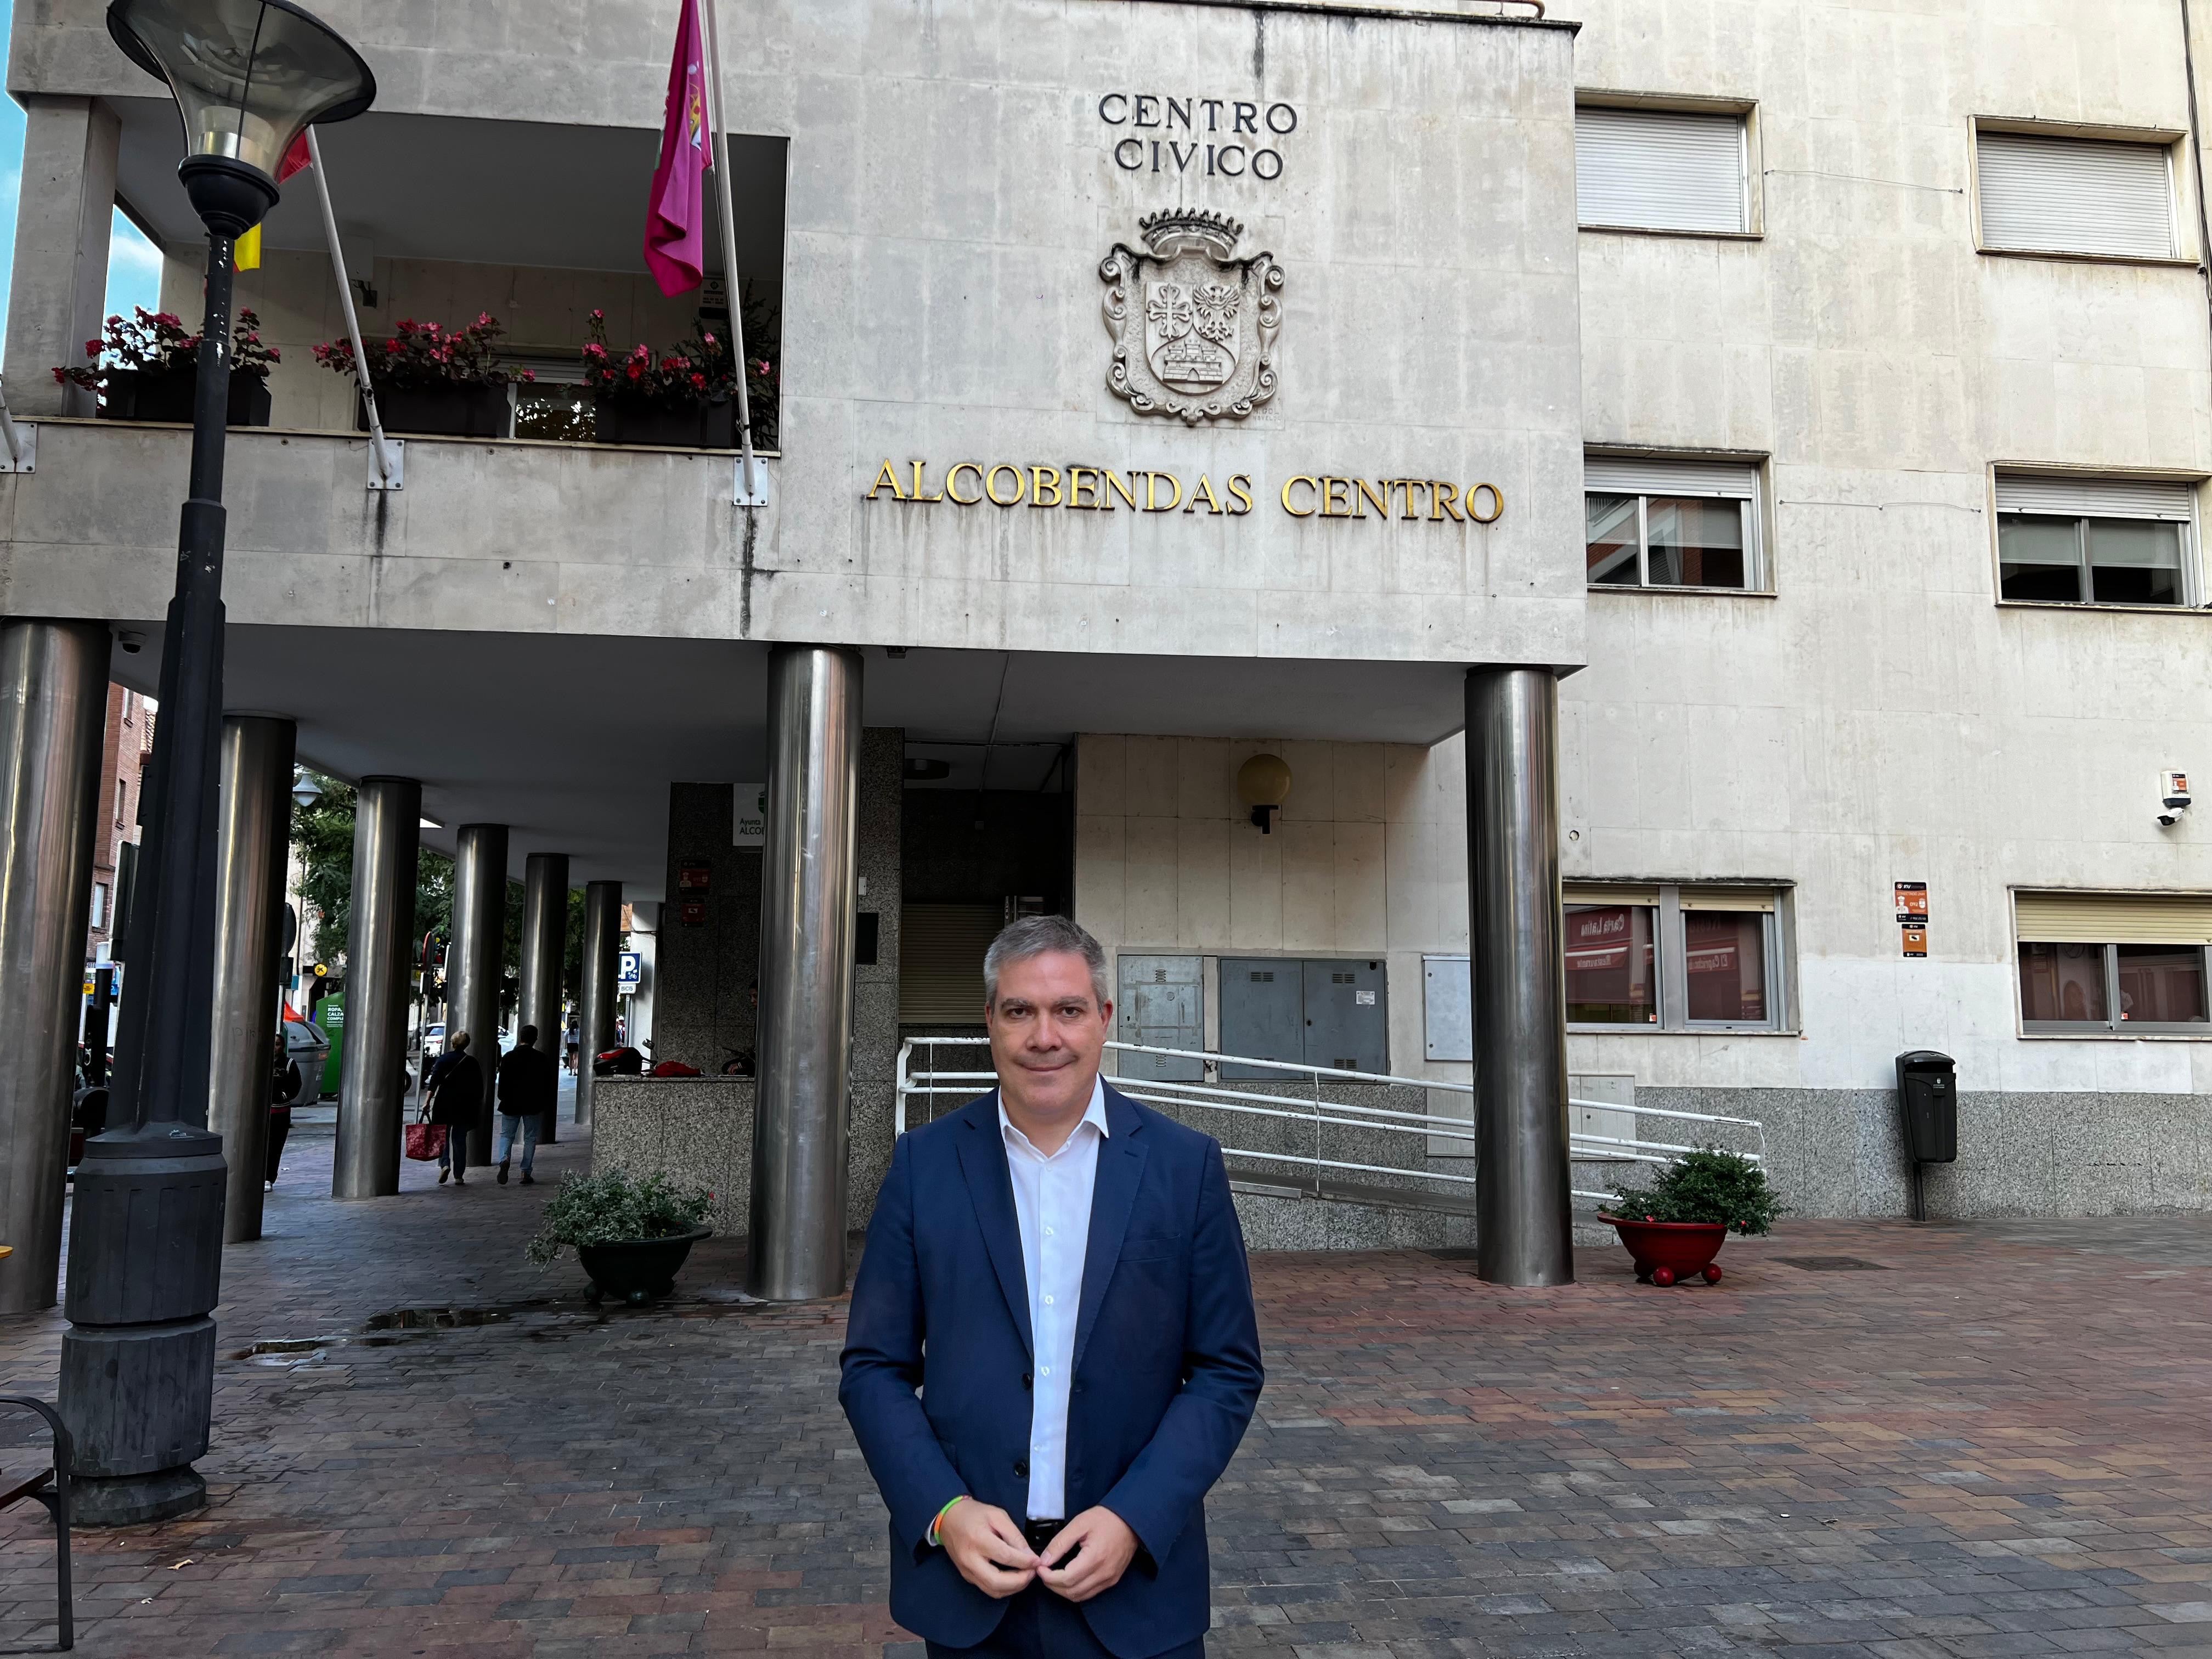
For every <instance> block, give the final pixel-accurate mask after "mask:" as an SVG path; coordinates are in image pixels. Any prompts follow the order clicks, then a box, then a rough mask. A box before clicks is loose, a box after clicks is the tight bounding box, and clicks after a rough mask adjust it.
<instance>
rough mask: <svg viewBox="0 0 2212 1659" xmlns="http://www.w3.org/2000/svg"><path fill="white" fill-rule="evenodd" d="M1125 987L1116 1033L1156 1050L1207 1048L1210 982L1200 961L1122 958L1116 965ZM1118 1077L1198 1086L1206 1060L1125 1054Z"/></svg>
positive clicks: (1119, 998) (1118, 999)
mask: <svg viewBox="0 0 2212 1659" xmlns="http://www.w3.org/2000/svg"><path fill="white" fill-rule="evenodd" d="M1115 976H1116V978H1117V979H1118V980H1119V981H1120V985H1121V989H1120V993H1119V994H1118V995H1117V996H1116V997H1115V1001H1116V1002H1118V1003H1119V1004H1120V1005H1121V1006H1119V1007H1118V1008H1117V1009H1116V1010H1115V1027H1116V1029H1115V1036H1118V1037H1119V1038H1121V1041H1122V1042H1141V1043H1143V1044H1145V1045H1146V1047H1147V1048H1189V1049H1194V1050H1195V1049H1200V1048H1205V1047H1206V982H1205V976H1204V975H1203V974H1202V973H1201V971H1200V958H1198V957H1121V959H1120V961H1119V962H1117V963H1115ZM1115 1059H1116V1063H1117V1065H1118V1066H1119V1074H1120V1075H1121V1076H1122V1077H1125V1078H1127V1079H1130V1080H1131V1081H1132V1082H1140V1081H1156V1082H1164V1083H1197V1082H1200V1081H1201V1080H1202V1079H1204V1078H1205V1076H1206V1062H1205V1061H1204V1060H1182V1059H1178V1058H1176V1057H1175V1056H1173V1055H1170V1054H1120V1055H1117V1056H1116V1057H1115Z"/></svg>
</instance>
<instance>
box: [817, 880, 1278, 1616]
mask: <svg viewBox="0 0 2212 1659" xmlns="http://www.w3.org/2000/svg"><path fill="white" fill-rule="evenodd" d="M983 977H984V991H985V1018H986V1022H987V1025H988V1028H989V1030H990V1034H991V1054H992V1061H993V1065H994V1069H995V1070H996V1072H997V1073H998V1077H999V1088H998V1089H997V1090H996V1091H994V1092H993V1093H992V1094H989V1095H987V1096H985V1097H982V1098H981V1099H980V1100H977V1101H975V1102H973V1103H970V1104H969V1105H968V1106H966V1107H963V1109H961V1110H959V1111H957V1112H956V1113H953V1114H952V1115H950V1116H947V1117H945V1118H943V1119H941V1120H939V1121H938V1122H936V1123H933V1124H931V1125H929V1126H927V1127H924V1128H921V1129H918V1130H916V1131H915V1132H913V1133H909V1134H908V1135H905V1136H903V1137H902V1138H901V1139H900V1141H899V1144H898V1146H897V1148H896V1152H894V1154H893V1157H892V1161H891V1170H890V1174H889V1176H886V1177H885V1178H884V1186H883V1191H882V1193H881V1194H880V1195H879V1196H878V1199H877V1202H876V1212H875V1218H874V1220H873V1222H872V1224H871V1225H870V1226H869V1229H868V1245H867V1251H866V1255H865V1256H864V1257H863V1258H862V1260H861V1263H860V1274H859V1277H858V1279H856V1280H855V1282H854V1287H853V1310H852V1316H851V1320H850V1324H849V1328H848V1340H847V1346H846V1349H845V1354H844V1383H843V1386H842V1389H840V1391H839V1393H840V1397H841V1399H842V1401H843V1402H844V1405H845V1410H846V1414H847V1416H848V1418H849V1419H851V1421H852V1424H853V1429H854V1435H855V1437H857V1438H858V1439H859V1441H860V1449H861V1451H862V1453H863V1455H865V1456H866V1458H867V1460H868V1467H869V1469H870V1471H871V1473H872V1474H874V1476H875V1477H876V1482H877V1485H878V1486H879V1487H880V1488H881V1489H882V1491H883V1494H884V1503H885V1504H886V1506H887V1507H888V1508H889V1510H890V1533H891V1613H892V1615H893V1616H894V1617H895V1618H896V1619H897V1620H899V1621H900V1623H902V1624H903V1625H905V1626H907V1627H908V1629H909V1630H912V1631H915V1632H917V1633H918V1634H920V1635H921V1636H922V1637H924V1638H927V1642H928V1644H929V1650H930V1652H931V1654H932V1655H933V1656H940V1659H941V1656H950V1655H957V1654H973V1655H978V1656H984V1655H988V1656H1001V1655H1003V1656H1009V1659H1100V1656H1113V1659H1155V1656H1158V1659H1193V1656H1197V1655H1200V1653H1202V1651H1203V1645H1204V1638H1205V1632H1206V1627H1207V1626H1208V1624H1209V1622H1210V1613H1209V1597H1208V1593H1207V1578H1206V1517H1205V1510H1204V1504H1203V1499H1204V1498H1205V1494H1206V1491H1207V1490H1208V1489H1209V1488H1210V1487H1211V1486H1212V1485H1213V1483H1214V1481H1215V1480H1218V1479H1219V1477H1220V1474H1221V1472H1222V1470H1223V1469H1224V1468H1226V1467H1227V1465H1228V1462H1229V1458H1230V1456H1231V1454H1232V1453H1233V1452H1234V1451H1235V1450H1236V1448H1237V1441H1238V1440H1239V1439H1240V1438H1241V1437H1243V1432H1244V1428H1245V1425H1247V1424H1248V1423H1249V1421H1250V1420H1251V1415H1252V1411H1253V1407H1255V1404H1256V1403H1257V1401H1258V1399H1259V1394H1260V1386H1261V1364H1260V1351H1259V1335H1258V1330H1257V1327H1256V1322H1255V1316H1254V1313H1253V1307H1252V1291H1251V1281H1250V1277H1249V1272H1248V1270H1247V1267H1246V1264H1245V1260H1244V1241H1243V1234H1242V1232H1241V1231H1239V1230H1238V1228H1237V1215H1236V1211H1235V1209H1234V1207H1233V1206H1231V1202H1230V1197H1229V1182H1228V1176H1227V1172H1226V1171H1225V1170H1224V1168H1223V1166H1222V1162H1221V1149H1220V1147H1219V1146H1218V1145H1216V1144H1215V1143H1214V1142H1213V1141H1212V1139H1209V1138H1207V1137H1206V1136H1205V1135H1202V1134H1200V1133H1197V1132H1196V1131H1194V1130H1192V1129H1188V1128H1185V1127H1182V1125H1180V1124H1177V1123H1176V1122H1174V1121H1171V1120H1170V1119H1168V1118H1165V1117H1164V1116H1162V1115H1159V1114H1158V1113H1156V1112H1152V1111H1150V1110H1147V1109H1146V1108H1144V1107H1141V1106H1139V1105H1138V1104H1136V1103H1134V1102H1133V1101H1131V1100H1129V1099H1128V1098H1127V1097H1125V1096H1123V1095H1121V1093H1119V1092H1118V1091H1115V1090H1114V1089H1111V1088H1109V1087H1108V1086H1107V1085H1105V1083H1104V1082H1103V1079H1101V1078H1100V1077H1099V1074H1098V1067H1099V1060H1100V1058H1101V1055H1102V1053H1103V1048H1104V1046H1105V1041H1106V1033H1107V1031H1108V1030H1110V1029H1111V1024H1110V1022H1111V1020H1112V1018H1113V1004H1112V1003H1111V1001H1110V1000H1109V999H1108V997H1107V994H1106V958H1105V952H1104V951H1103V950H1101V949H1100V948H1099V945H1098V942H1097V940H1096V939H1092V938H1091V935H1090V934H1089V933H1085V932H1084V930H1083V929H1082V928H1080V927H1077V926H1076V925H1075V924H1074V923H1073V922H1072V921H1067V920H1066V918H1064V917H1060V916H1035V917H1027V918H1024V920H1022V921H1018V922H1016V923H1014V924H1013V925H1012V927H1008V928H1007V929H1006V932H1005V933H1001V934H1000V936H999V938H998V939H997V940H996V941H995V942H994V944H993V945H992V946H991V949H990V951H989V954H988V955H987V957H985V959H984V969H983ZM994 1279H995V1280H996V1285H997V1291H998V1292H999V1293H998V1294H993V1293H992V1285H993V1280H994ZM925 1344H926V1345H927V1352H928V1366H927V1370H928V1385H927V1389H926V1390H925V1389H923V1388H922V1376H923V1363H922V1354H923V1349H924V1346H925Z"/></svg>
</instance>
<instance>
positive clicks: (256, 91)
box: [107, 0, 376, 234]
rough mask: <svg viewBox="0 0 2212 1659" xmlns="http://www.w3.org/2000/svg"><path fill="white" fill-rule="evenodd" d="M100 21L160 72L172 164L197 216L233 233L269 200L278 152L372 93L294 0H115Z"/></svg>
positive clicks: (343, 51)
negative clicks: (172, 126)
mask: <svg viewBox="0 0 2212 1659" xmlns="http://www.w3.org/2000/svg"><path fill="white" fill-rule="evenodd" d="M107 32H108V33H110V34H111V35H112V36H113V37H114V38H115V44H116V45H117V46H120V47H122V48H123V51H124V52H125V55H126V56H127V57H129V58H130V59H131V62H132V63H134V64H137V65H138V67H139V68H141V69H143V70H145V71H146V72H147V73H148V74H149V75H151V76H156V77H157V78H159V79H160V80H162V81H165V82H167V83H168V88H169V93H170V95H171V96H172V97H173V98H174V99H175V100H177V111H178V113H179V115H181V116H182V117H183V118H184V125H185V159H184V161H183V163H182V164H181V165H180V166H179V168H178V171H179V173H181V174H183V175H184V179H185V188H186V189H187V190H188V191H191V196H192V204H193V205H194V206H195V207H197V208H198V209H199V210H200V213H201V216H202V217H203V218H205V219H207V220H208V222H209V223H210V225H213V226H216V228H220V229H227V230H230V231H231V232H232V234H236V233H237V232H238V231H242V230H244V229H246V228H247V227H249V226H251V225H253V224H258V222H260V218H261V215H262V214H263V213H265V212H266V211H267V210H269V208H270V206H271V205H273V204H275V202H276V172H277V168H278V167H280V166H281V165H282V163H283V159H284V153H285V152H286V151H287V150H289V149H291V147H292V144H293V143H294V141H295V140H296V139H297V138H298V137H299V136H300V135H301V133H302V132H304V131H307V127H308V125H310V124H311V123H313V122H318V121H343V120H345V119H347V118H349V117H351V116H355V115H358V114H360V113H361V112H362V111H363V110H365V109H367V108H368V106H369V105H370V104H371V103H372V102H373V101H374V100H375V97H376V76H374V74H372V73H371V72H370V70H369V67H368V64H366V63H364V62H362V56H361V54H360V53H359V52H356V51H355V50H354V49H353V48H352V47H351V46H348V45H347V44H346V42H345V41H344V40H343V39H342V38H341V37H340V36H339V35H338V34H337V33H336V32H335V31H333V30H332V29H331V28H330V27H329V26H328V25H326V24H325V23H324V22H323V21H321V20H320V19H319V18H318V17H316V16H314V15H313V14H312V13H310V12H307V11H304V10H302V9H301V8H300V7H298V6H296V5H294V4H293V3H292V0H112V4H110V5H109V7H108V8H107ZM240 167H247V168H251V169H252V174H241V173H240V172H239V171H238V170H239V168H240ZM196 173H197V174H198V175H199V176H198V178H197V179H196V178H195V174H196ZM254 175H258V178H257V177H255V176H254ZM218 185H227V186H228V187H227V188H218V187H217V186H218ZM255 196H258V197H262V198H264V199H262V201H261V205H260V207H259V210H258V211H257V210H253V209H252V197H255ZM203 197H207V198H208V199H203ZM211 206H212V207H214V208H216V209H217V210H220V211H221V214H222V217H223V218H224V219H225V220H226V221H235V220H237V219H239V218H240V217H241V216H244V222H243V223H238V224H235V225H233V224H230V223H227V222H226V223H218V222H217V218H216V216H215V215H214V213H211V211H210V208H211ZM248 214H250V216H246V215H248Z"/></svg>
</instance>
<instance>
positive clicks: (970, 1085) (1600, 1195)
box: [896, 1036, 1766, 1202]
mask: <svg viewBox="0 0 2212 1659" xmlns="http://www.w3.org/2000/svg"><path fill="white" fill-rule="evenodd" d="M986 1044H987V1039H984V1038H981V1037H942V1036H940V1037H908V1039H906V1041H905V1042H902V1043H901V1044H900V1046H899V1058H898V1085H897V1086H898V1092H897V1101H896V1132H897V1133H900V1134H904V1133H906V1131H907V1102H908V1098H909V1097H913V1098H918V1099H921V1100H923V1101H926V1102H928V1103H930V1105H931V1107H933V1106H934V1103H935V1102H936V1099H937V1098H938V1097H939V1096H954V1097H958V1098H961V1099H963V1100H964V1099H969V1098H972V1097H974V1096H975V1095H977V1094H979V1093H981V1092H984V1091H987V1090H989V1089H991V1088H994V1087H995V1086H996V1085H997V1083H998V1080H999V1079H998V1074H997V1073H995V1072H991V1071H949V1070H939V1069H937V1068H936V1067H935V1066H933V1065H925V1066H924V1068H923V1069H921V1070H920V1071H917V1070H916V1069H915V1065H914V1061H915V1058H916V1055H917V1051H921V1055H922V1058H923V1059H924V1060H933V1058H934V1055H933V1052H931V1051H934V1050H936V1049H939V1048H983V1047H985V1046H986ZM1106 1046H1107V1048H1109V1049H1112V1050H1114V1051H1115V1052H1117V1053H1121V1054H1156V1055H1162V1056H1165V1057H1167V1058H1170V1059H1176V1060H1198V1061H1200V1063H1201V1065H1202V1066H1204V1067H1206V1069H1207V1070H1209V1071H1211V1072H1212V1074H1213V1076H1214V1079H1216V1080H1214V1081H1212V1082H1204V1081H1201V1082H1190V1081H1188V1080H1182V1079H1153V1078H1132V1077H1117V1078H1116V1079H1115V1080H1114V1082H1115V1087H1116V1088H1117V1089H1119V1090H1120V1091H1121V1092H1122V1093H1123V1094H1125V1095H1127V1096H1128V1097H1129V1098H1131V1099H1132V1100H1139V1101H1143V1102H1145V1103H1147V1104H1150V1105H1157V1106H1182V1107H1192V1108H1198V1109H1204V1110H1207V1111H1218V1112H1225V1113H1229V1114H1231V1115H1237V1116H1244V1117H1268V1118H1276V1119H1282V1120H1288V1121H1294V1122H1299V1123H1310V1124H1311V1125H1312V1126H1313V1128H1314V1142H1315V1145H1314V1152H1313V1155H1311V1156H1306V1155H1303V1154H1298V1153H1292V1152H1263V1151H1261V1150H1259V1149H1257V1148H1253V1147H1237V1146H1224V1147H1223V1148H1222V1151H1223V1152H1224V1153H1225V1154H1226V1155H1228V1156H1231V1157H1234V1158H1251V1159H1255V1160H1257V1161H1259V1162H1261V1163H1273V1164H1299V1165H1303V1166H1307V1167H1310V1168H1314V1169H1316V1170H1323V1169H1326V1170H1349V1171H1356V1172H1358V1173H1361V1174H1370V1175H1395V1176H1413V1177H1414V1178H1416V1179H1419V1180H1422V1181H1440V1182H1450V1183H1454V1184H1456V1185H1465V1186H1471V1185H1473V1184H1474V1182H1475V1180H1476V1177H1475V1176H1464V1175H1454V1174H1450V1173H1448V1172H1446V1171H1443V1170H1408V1169H1406V1168H1403V1167H1399V1166H1392V1165H1386V1164H1358V1163H1353V1162H1351V1161H1349V1160H1346V1159H1341V1158H1323V1157H1322V1156H1321V1155H1320V1153H1321V1144H1320V1143H1321V1131H1322V1128H1323V1127H1337V1128H1347V1129H1374V1130H1379V1131H1381V1132H1383V1133H1389V1134H1410V1135H1421V1136H1425V1137H1427V1138H1430V1139H1441V1140H1455V1141H1462V1142H1468V1143H1472V1142H1474V1140H1475V1139H1476V1138H1477V1136H1476V1132H1475V1129H1474V1124H1473V1122H1472V1121H1471V1115H1470V1116H1469V1117H1458V1116H1448V1115H1441V1114H1437V1113H1434V1112H1412V1111H1404V1110H1400V1109H1396V1108H1393V1107H1384V1106H1366V1105H1361V1104H1358V1103H1354V1102H1351V1101H1344V1100H1329V1101H1324V1100H1323V1099H1322V1097H1321V1085H1322V1083H1323V1082H1324V1081H1326V1082H1329V1083H1333V1084H1366V1085H1385V1086H1393V1085H1395V1086H1397V1087H1401V1088H1412V1089H1422V1090H1439V1091H1443V1092H1444V1093H1446V1094H1457V1095H1467V1096H1470V1097H1471V1096H1472V1095H1473V1094H1474V1085H1473V1084H1472V1083H1456V1082H1449V1081H1444V1080H1442V1079H1432V1078H1411V1077H1398V1076H1395V1075H1392V1074H1390V1073H1379V1072H1353V1071H1346V1070H1345V1069H1343V1068H1341V1067H1339V1066H1305V1065H1301V1064H1299V1063H1297V1061H1294V1060H1261V1059H1257V1058H1253V1057H1248V1056H1245V1055H1242V1054H1212V1053H1208V1052H1206V1051H1204V1050H1201V1049H1194V1048H1160V1047H1158V1046H1156V1045H1153V1044H1150V1043H1140V1042H1109V1043H1108V1044H1107V1045H1106ZM1225 1066H1255V1067H1258V1068H1261V1069H1263V1070H1266V1071H1269V1072H1280V1073H1291V1074H1294V1075H1296V1076H1298V1077H1303V1078H1304V1079H1307V1080H1309V1081H1310V1083H1311V1085H1312V1087H1313V1095H1312V1097H1311V1098H1310V1099H1300V1098H1297V1097H1293V1096H1291V1095H1287V1094H1278V1093H1269V1092H1265V1091H1262V1090H1257V1089H1251V1088H1246V1087H1242V1086H1238V1085H1237V1082H1236V1080H1235V1079H1222V1078H1221V1076H1220V1073H1221V1068H1223V1067H1225ZM1257 1080H1258V1079H1255V1081H1257ZM1569 1104H1570V1105H1571V1106H1576V1107H1581V1108H1583V1109H1589V1110H1594V1111H1605V1112H1621V1113H1626V1114H1628V1115H1629V1116H1630V1118H1631V1123H1632V1127H1633V1120H1634V1119H1636V1118H1638V1117H1644V1116H1650V1117H1658V1118H1665V1119H1669V1120H1673V1121H1680V1122H1697V1123H1712V1124H1727V1125H1729V1126H1732V1127H1741V1128H1748V1129H1751V1130H1753V1131H1755V1132H1756V1133H1758V1136H1759V1148H1758V1150H1757V1151H1753V1152H1745V1153H1744V1154H1743V1156H1745V1157H1747V1158H1751V1159H1753V1160H1754V1161H1756V1162H1764V1161H1765V1150H1766V1149H1765V1127H1764V1126H1763V1125H1762V1124H1760V1123H1759V1121H1758V1120H1757V1119H1755V1118H1745V1117H1729V1116H1725V1115H1721V1114H1719V1113H1710V1112H1687V1111H1681V1110H1679V1109H1673V1108H1662V1107H1641V1106H1634V1105H1624V1104H1621V1103H1618V1102H1613V1101H1601V1100H1570V1101H1569ZM1568 1142H1569V1145H1568V1150H1569V1153H1570V1155H1571V1157H1572V1158H1575V1159H1577V1161H1579V1162H1602V1163H1634V1164H1665V1163H1668V1162H1671V1161H1672V1160H1671V1158H1670V1157H1668V1156H1656V1155H1655V1154H1680V1153H1683V1152H1696V1151H1698V1150H1699V1148H1697V1147H1695V1146H1686V1145H1683V1144H1680V1143H1679V1142H1674V1141H1664V1140H1644V1139H1638V1138H1636V1137H1635V1136H1634V1135H1632V1134H1631V1135H1609V1134H1601V1133H1596V1132H1595V1131H1583V1130H1574V1131H1571V1133H1570V1135H1569V1138H1568ZM1573 1191H1574V1195H1575V1196H1576V1197H1577V1198H1587V1199H1594V1200H1599V1201H1601V1202H1604V1201H1608V1200H1613V1199H1614V1198H1616V1197H1618V1196H1619V1194H1614V1193H1609V1192H1592V1191H1584V1190H1583V1189H1581V1188H1575V1189H1573Z"/></svg>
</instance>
